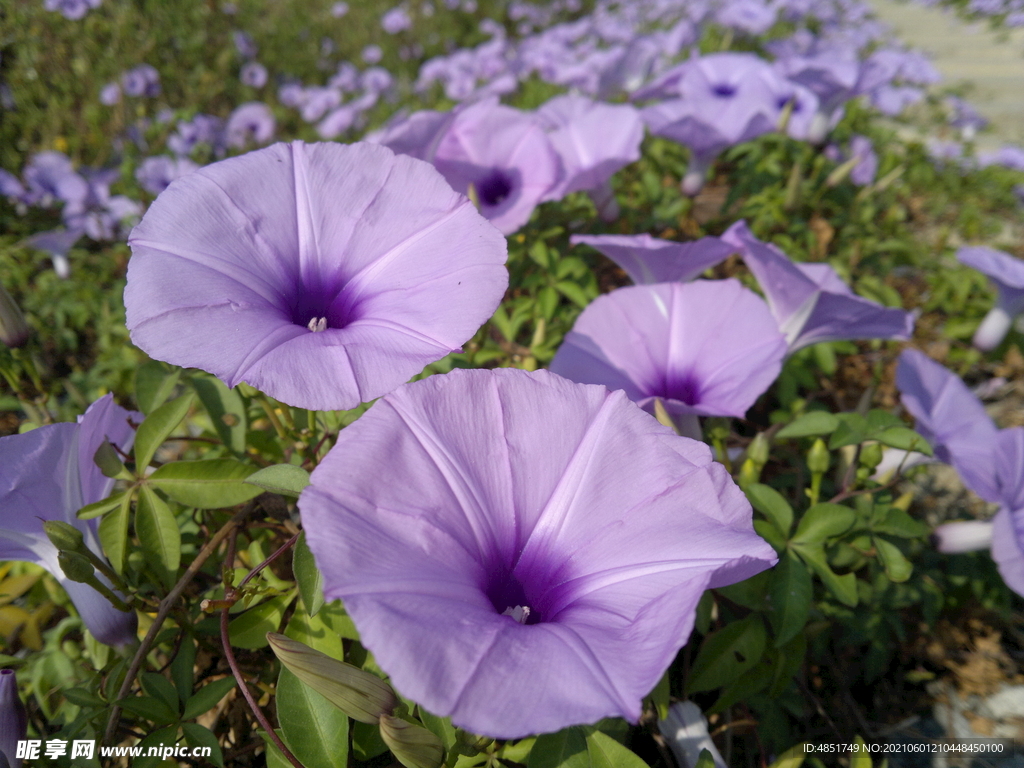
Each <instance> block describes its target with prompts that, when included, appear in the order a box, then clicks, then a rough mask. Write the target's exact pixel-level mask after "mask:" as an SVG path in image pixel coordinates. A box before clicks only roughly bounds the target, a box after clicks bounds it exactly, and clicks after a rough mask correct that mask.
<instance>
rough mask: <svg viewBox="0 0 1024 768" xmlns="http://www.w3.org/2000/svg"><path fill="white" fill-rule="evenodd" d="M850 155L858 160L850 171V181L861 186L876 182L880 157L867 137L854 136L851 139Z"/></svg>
mask: <svg viewBox="0 0 1024 768" xmlns="http://www.w3.org/2000/svg"><path fill="white" fill-rule="evenodd" d="M850 154H851V155H852V156H853V157H855V158H857V164H856V165H855V166H853V170H852V171H850V181H852V182H853V183H854V184H858V185H860V186H862V187H863V186H867V185H868V184H870V183H871V182H873V181H874V180H875V174H876V173H878V155H876V154H875V148H874V145H873V144H872V143H871V139H869V138H868V137H867V136H861V135H860V134H854V135H853V137H852V138H851V139H850Z"/></svg>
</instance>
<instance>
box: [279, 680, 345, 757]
mask: <svg viewBox="0 0 1024 768" xmlns="http://www.w3.org/2000/svg"><path fill="white" fill-rule="evenodd" d="M277 718H278V722H280V724H281V731H282V732H283V734H284V741H285V743H286V744H287V745H288V748H289V749H290V750H291V751H292V753H293V754H294V755H295V756H296V757H297V758H298V759H299V762H300V763H302V764H303V765H304V766H306V768H345V767H346V766H347V765H348V716H347V715H346V714H345V713H344V712H342V711H341V710H340V709H338V708H337V707H336V706H334V705H333V704H331V702H329V701H328V700H327V699H325V698H324V697H323V696H321V695H320V694H319V693H317V692H316V691H314V690H313V689H312V688H310V687H309V686H308V685H305V684H304V683H303V682H302V681H301V680H299V679H298V678H297V677H296V676H295V675H293V674H292V673H291V672H289V671H288V670H287V669H286V668H285V667H283V666H282V667H281V674H280V676H279V677H278V679H277Z"/></svg>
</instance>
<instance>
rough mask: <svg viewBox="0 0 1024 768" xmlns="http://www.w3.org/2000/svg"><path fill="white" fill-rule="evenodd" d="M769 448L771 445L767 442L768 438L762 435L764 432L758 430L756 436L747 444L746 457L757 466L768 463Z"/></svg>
mask: <svg viewBox="0 0 1024 768" xmlns="http://www.w3.org/2000/svg"><path fill="white" fill-rule="evenodd" d="M770 448H771V446H770V445H769V443H768V438H767V437H765V436H764V432H758V433H757V436H756V437H755V438H754V439H753V440H751V441H750V445H748V446H747V458H748V459H750V460H751V461H752V462H754V464H756V465H757V466H758V467H763V466H764V465H765V464H767V463H768V454H769V449H770Z"/></svg>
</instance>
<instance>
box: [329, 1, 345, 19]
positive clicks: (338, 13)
mask: <svg viewBox="0 0 1024 768" xmlns="http://www.w3.org/2000/svg"><path fill="white" fill-rule="evenodd" d="M346 13H348V3H346V2H339V3H335V4H334V5H332V6H331V16H333V17H334V18H336V19H340V18H341V17H342V16H344V15H345V14H346Z"/></svg>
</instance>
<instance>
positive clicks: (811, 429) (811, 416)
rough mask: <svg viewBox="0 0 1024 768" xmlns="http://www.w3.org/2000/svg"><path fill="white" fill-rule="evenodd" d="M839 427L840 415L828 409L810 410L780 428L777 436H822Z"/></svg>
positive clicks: (781, 437)
mask: <svg viewBox="0 0 1024 768" xmlns="http://www.w3.org/2000/svg"><path fill="white" fill-rule="evenodd" d="M838 427H839V417H838V416H836V415H835V414H834V413H829V412H828V411H810V412H809V413H805V414H802V415H800V416H797V417H796V418H795V419H793V421H791V422H789V424H787V425H786V426H784V427H783V428H782V429H780V430H779V432H778V434H776V435H775V437H777V438H780V439H785V438H790V437H820V436H822V435H831V434H832V433H833V432H835V431H836V429H837V428H838Z"/></svg>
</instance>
